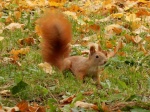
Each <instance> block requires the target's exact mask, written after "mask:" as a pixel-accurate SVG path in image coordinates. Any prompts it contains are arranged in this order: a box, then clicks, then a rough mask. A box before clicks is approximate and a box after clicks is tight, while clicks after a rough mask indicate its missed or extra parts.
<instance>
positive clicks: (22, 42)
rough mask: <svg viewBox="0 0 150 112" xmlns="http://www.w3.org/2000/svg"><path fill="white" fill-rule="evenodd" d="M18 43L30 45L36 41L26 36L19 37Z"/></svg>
mask: <svg viewBox="0 0 150 112" xmlns="http://www.w3.org/2000/svg"><path fill="white" fill-rule="evenodd" d="M18 43H19V44H20V45H29V46H30V45H33V44H35V43H36V42H35V39H34V38H32V37H28V38H24V39H19V41H18Z"/></svg>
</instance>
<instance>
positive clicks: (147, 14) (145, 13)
mask: <svg viewBox="0 0 150 112" xmlns="http://www.w3.org/2000/svg"><path fill="white" fill-rule="evenodd" d="M136 16H137V17H141V16H150V13H149V12H148V11H147V10H146V9H143V8H142V9H139V11H138V12H137V13H136Z"/></svg>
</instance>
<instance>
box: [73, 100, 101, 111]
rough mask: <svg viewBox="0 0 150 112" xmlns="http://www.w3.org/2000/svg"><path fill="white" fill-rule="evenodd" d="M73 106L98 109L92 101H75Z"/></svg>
mask: <svg viewBox="0 0 150 112" xmlns="http://www.w3.org/2000/svg"><path fill="white" fill-rule="evenodd" d="M75 107H82V108H87V109H94V110H99V109H98V106H97V105H95V104H92V103H85V102H82V101H77V102H76V103H75Z"/></svg>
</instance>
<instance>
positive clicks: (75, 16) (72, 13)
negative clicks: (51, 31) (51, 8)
mask: <svg viewBox="0 0 150 112" xmlns="http://www.w3.org/2000/svg"><path fill="white" fill-rule="evenodd" d="M63 13H64V14H65V15H67V16H71V17H72V18H73V19H74V20H77V18H78V17H77V15H76V13H75V12H71V11H64V12H63Z"/></svg>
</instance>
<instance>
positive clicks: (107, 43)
mask: <svg viewBox="0 0 150 112" xmlns="http://www.w3.org/2000/svg"><path fill="white" fill-rule="evenodd" d="M106 47H107V48H109V49H112V48H113V44H112V43H111V41H106Z"/></svg>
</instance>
